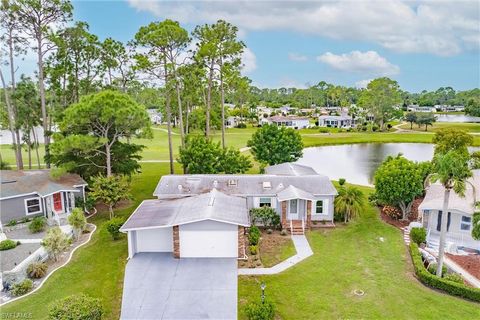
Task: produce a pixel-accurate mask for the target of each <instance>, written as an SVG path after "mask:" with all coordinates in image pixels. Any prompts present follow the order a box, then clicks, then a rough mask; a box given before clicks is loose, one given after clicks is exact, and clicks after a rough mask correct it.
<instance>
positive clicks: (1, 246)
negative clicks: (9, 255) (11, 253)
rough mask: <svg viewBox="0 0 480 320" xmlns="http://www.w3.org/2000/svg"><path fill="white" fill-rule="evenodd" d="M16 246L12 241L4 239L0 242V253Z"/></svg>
mask: <svg viewBox="0 0 480 320" xmlns="http://www.w3.org/2000/svg"><path fill="white" fill-rule="evenodd" d="M16 246H17V243H16V242H15V241H13V240H10V239H6V240H3V241H1V242H0V251H4V250H10V249H13V248H15V247H16Z"/></svg>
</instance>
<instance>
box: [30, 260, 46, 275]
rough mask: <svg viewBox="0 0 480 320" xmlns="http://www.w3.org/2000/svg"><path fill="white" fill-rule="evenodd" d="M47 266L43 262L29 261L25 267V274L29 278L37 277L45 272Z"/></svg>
mask: <svg viewBox="0 0 480 320" xmlns="http://www.w3.org/2000/svg"><path fill="white" fill-rule="evenodd" d="M47 269H48V266H47V264H46V263H43V262H34V263H31V264H30V265H29V266H28V268H27V274H28V276H29V277H30V278H33V279H39V278H43V277H44V276H45V275H46V274H47Z"/></svg>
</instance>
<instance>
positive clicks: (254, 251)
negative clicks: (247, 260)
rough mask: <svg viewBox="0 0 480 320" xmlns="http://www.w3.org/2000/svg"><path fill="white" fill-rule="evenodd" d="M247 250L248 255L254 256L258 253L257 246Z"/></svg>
mask: <svg viewBox="0 0 480 320" xmlns="http://www.w3.org/2000/svg"><path fill="white" fill-rule="evenodd" d="M248 249H249V250H250V254H253V255H256V254H257V253H258V245H256V246H250V247H249V248H248Z"/></svg>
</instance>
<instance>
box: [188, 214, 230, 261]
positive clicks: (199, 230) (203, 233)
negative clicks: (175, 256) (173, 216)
mask: <svg viewBox="0 0 480 320" xmlns="http://www.w3.org/2000/svg"><path fill="white" fill-rule="evenodd" d="M237 228H238V227H237V226H236V225H231V224H226V223H221V222H216V221H202V222H195V223H190V224H186V225H181V226H180V257H183V258H198V257H202V258H203V257H205V258H206V257H209V258H213V257H230V258H233V257H237V256H238V249H237V246H238V240H237V239H238V229H237Z"/></svg>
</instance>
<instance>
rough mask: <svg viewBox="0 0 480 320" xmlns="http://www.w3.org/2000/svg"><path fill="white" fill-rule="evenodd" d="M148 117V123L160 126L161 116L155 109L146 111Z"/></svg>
mask: <svg viewBox="0 0 480 320" xmlns="http://www.w3.org/2000/svg"><path fill="white" fill-rule="evenodd" d="M147 113H148V116H149V117H150V121H151V122H152V123H153V124H161V123H162V114H161V113H160V112H159V111H158V110H157V109H147Z"/></svg>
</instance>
